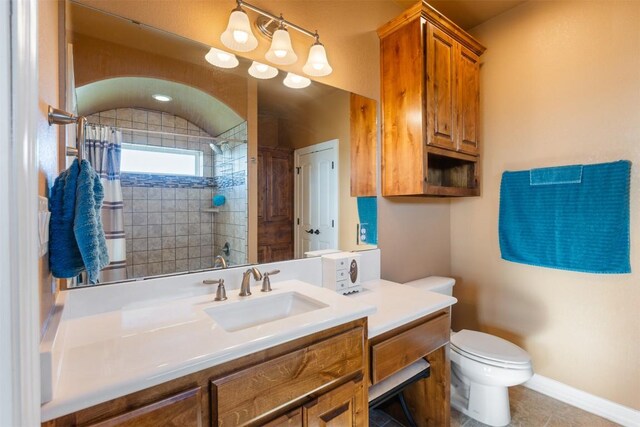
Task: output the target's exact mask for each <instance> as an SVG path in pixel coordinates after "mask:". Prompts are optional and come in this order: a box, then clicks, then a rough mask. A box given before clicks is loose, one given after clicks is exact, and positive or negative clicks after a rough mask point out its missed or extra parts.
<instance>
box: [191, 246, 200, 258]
mask: <svg viewBox="0 0 640 427" xmlns="http://www.w3.org/2000/svg"><path fill="white" fill-rule="evenodd" d="M192 258H200V246H189V260H191V259H192Z"/></svg>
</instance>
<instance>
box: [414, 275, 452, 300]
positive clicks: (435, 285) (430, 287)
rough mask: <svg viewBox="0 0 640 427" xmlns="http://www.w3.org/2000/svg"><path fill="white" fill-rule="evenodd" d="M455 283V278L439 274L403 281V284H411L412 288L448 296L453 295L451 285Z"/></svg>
mask: <svg viewBox="0 0 640 427" xmlns="http://www.w3.org/2000/svg"><path fill="white" fill-rule="evenodd" d="M455 284H456V279H453V278H451V277H441V276H429V277H425V278H422V279H418V280H413V281H411V282H407V283H405V285H409V286H413V287H414V288H418V289H422V290H425V291H431V292H437V293H439V294H444V295H449V296H453V285H455Z"/></svg>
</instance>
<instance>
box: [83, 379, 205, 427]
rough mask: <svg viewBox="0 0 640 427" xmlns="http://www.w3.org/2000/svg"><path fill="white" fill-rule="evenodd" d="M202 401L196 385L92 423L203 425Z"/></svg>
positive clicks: (168, 426)
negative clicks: (157, 400)
mask: <svg viewBox="0 0 640 427" xmlns="http://www.w3.org/2000/svg"><path fill="white" fill-rule="evenodd" d="M201 402H202V397H201V389H200V387H196V388H193V389H191V390H187V391H185V392H182V393H179V394H176V395H174V396H171V397H168V398H166V399H164V400H161V401H159V402H155V403H152V404H150V405H146V406H143V407H141V408H138V409H134V410H132V411H129V412H125V413H124V414H121V415H118V416H115V417H113V418H109V419H108V420H105V421H102V422H99V423H94V424H91V427H111V426H119V427H126V426H132V427H134V426H137V427H145V426H149V427H151V426H165V427H174V426H176V427H177V426H184V427H202V405H201Z"/></svg>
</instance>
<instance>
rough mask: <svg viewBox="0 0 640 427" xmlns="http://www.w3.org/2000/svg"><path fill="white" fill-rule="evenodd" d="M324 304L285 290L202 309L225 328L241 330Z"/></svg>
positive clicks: (226, 329)
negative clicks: (279, 292)
mask: <svg viewBox="0 0 640 427" xmlns="http://www.w3.org/2000/svg"><path fill="white" fill-rule="evenodd" d="M325 307H328V305H326V304H324V303H322V302H320V301H318V300H315V299H313V298H309V297H307V296H305V295H302V294H300V293H298V292H285V293H281V294H276V295H269V296H266V297H260V298H256V297H253V298H252V297H247V299H245V300H242V301H238V302H234V303H230V304H225V305H222V306H219V307H210V308H207V309H205V310H204V311H205V312H206V313H207V314H208V315H209V317H211V318H212V319H213V320H215V322H216V323H217V324H219V325H220V326H221V327H222V329H224V330H225V331H227V332H235V331H241V330H243V329H247V328H250V327H252V326H257V325H262V324H264V323H268V322H273V321H274V320H279V319H284V318H287V317H293V316H297V315H299V314H303V313H308V312H310V311H314V310H318V309H321V308H325Z"/></svg>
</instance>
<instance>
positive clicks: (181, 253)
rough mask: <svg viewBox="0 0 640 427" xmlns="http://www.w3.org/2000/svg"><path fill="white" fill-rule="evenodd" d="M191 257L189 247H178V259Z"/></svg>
mask: <svg viewBox="0 0 640 427" xmlns="http://www.w3.org/2000/svg"><path fill="white" fill-rule="evenodd" d="M187 258H189V248H176V260H179V259H187Z"/></svg>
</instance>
